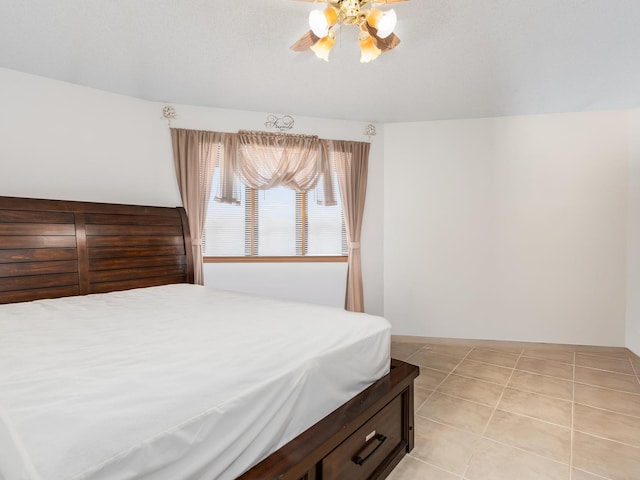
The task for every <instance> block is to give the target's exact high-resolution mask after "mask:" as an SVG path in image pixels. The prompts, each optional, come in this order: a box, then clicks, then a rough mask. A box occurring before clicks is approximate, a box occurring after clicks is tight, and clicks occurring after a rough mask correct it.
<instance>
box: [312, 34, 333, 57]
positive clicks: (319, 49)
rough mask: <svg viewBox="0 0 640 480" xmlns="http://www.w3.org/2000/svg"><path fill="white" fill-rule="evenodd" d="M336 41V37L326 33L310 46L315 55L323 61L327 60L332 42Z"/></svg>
mask: <svg viewBox="0 0 640 480" xmlns="http://www.w3.org/2000/svg"><path fill="white" fill-rule="evenodd" d="M335 42H336V39H335V38H334V37H332V36H331V35H327V36H325V37H323V38H321V39H320V40H318V41H317V42H316V43H314V44H313V45H312V46H311V50H313V51H314V52H315V54H316V57H318V58H321V59H322V60H324V61H325V62H328V61H329V52H330V51H331V49H332V48H333V44H334V43H335Z"/></svg>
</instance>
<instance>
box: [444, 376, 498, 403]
mask: <svg viewBox="0 0 640 480" xmlns="http://www.w3.org/2000/svg"><path fill="white" fill-rule="evenodd" d="M503 389H504V388H503V387H501V386H500V385H495V384H493V383H488V382H484V381H482V380H476V379H474V378H466V377H461V376H459V375H450V376H449V378H447V379H446V380H445V381H444V382H443V383H442V385H440V386H439V387H438V388H437V390H436V391H437V392H440V393H444V394H447V395H452V396H454V397H459V398H464V399H465V400H471V401H472V402H477V403H481V404H483V405H488V406H490V407H495V406H496V405H497V404H498V400H499V399H500V395H502V390H503Z"/></svg>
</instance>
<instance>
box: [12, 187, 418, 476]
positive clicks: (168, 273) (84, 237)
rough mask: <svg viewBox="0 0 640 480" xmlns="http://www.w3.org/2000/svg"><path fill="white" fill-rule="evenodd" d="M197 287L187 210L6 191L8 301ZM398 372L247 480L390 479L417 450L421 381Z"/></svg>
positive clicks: (407, 371) (406, 369) (397, 367)
mask: <svg viewBox="0 0 640 480" xmlns="http://www.w3.org/2000/svg"><path fill="white" fill-rule="evenodd" d="M172 283H193V258H192V252H191V236H190V233H189V226H188V222H187V216H186V213H185V211H184V209H183V208H182V207H177V208H168V207H149V206H136V205H117V204H106V203H89V202H73V201H61V200H39V199H29V198H15V197H0V304H1V303H16V302H26V301H32V300H39V299H48V298H58V297H65V296H73V295H86V294H91V293H105V292H111V291H118V290H128V289H132V288H142V287H151V286H158V285H166V284H172ZM417 375H418V368H417V367H415V366H413V365H409V364H407V363H404V362H400V361H397V360H392V361H391V371H390V373H389V374H388V375H386V376H384V377H382V378H381V379H380V380H378V381H377V382H375V383H374V384H373V385H371V386H370V387H369V388H367V389H366V390H364V391H363V392H362V393H360V394H359V395H357V396H356V397H354V398H353V399H351V400H350V401H348V402H347V403H345V404H344V405H342V406H341V407H339V408H338V409H336V410H335V411H334V412H332V413H331V414H329V415H328V416H327V417H325V418H324V419H322V420H321V421H319V422H318V423H317V424H315V425H314V426H312V427H310V428H309V429H308V430H306V431H305V432H303V433H302V434H300V435H299V436H298V437H296V438H295V439H293V440H292V441H291V442H289V443H288V444H286V445H285V446H283V447H282V448H280V449H279V450H277V451H276V452H274V453H273V454H271V455H270V456H269V457H267V458H266V459H265V460H263V461H262V462H260V463H259V464H257V465H256V466H254V467H253V468H251V469H250V470H249V471H248V472H246V473H245V474H243V475H242V476H241V477H240V479H242V480H258V479H259V480H267V479H283V480H360V479H363V480H364V479H370V480H373V479H382V478H385V477H386V476H387V475H388V474H389V473H390V472H391V470H392V469H393V468H394V467H395V466H396V465H397V464H398V462H399V461H400V460H401V459H402V457H403V456H404V455H405V454H406V452H408V451H410V450H411V449H412V448H413V438H414V432H413V379H414V378H415V377H416V376H417Z"/></svg>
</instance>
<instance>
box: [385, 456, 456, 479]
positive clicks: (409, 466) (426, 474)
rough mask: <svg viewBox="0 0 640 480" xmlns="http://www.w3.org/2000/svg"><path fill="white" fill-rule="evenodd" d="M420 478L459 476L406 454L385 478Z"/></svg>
mask: <svg viewBox="0 0 640 480" xmlns="http://www.w3.org/2000/svg"><path fill="white" fill-rule="evenodd" d="M422 478H424V479H425V480H426V479H429V480H458V479H459V478H460V477H458V476H457V475H452V474H450V473H447V472H445V471H444V470H440V469H439V468H436V467H434V466H432V465H429V464H428V463H424V462H422V461H420V460H417V459H415V458H413V457H411V456H410V455H407V456H405V457H404V458H403V459H402V461H401V462H400V463H399V464H398V466H397V467H396V468H394V470H393V472H391V475H389V476H388V477H387V480H418V479H422Z"/></svg>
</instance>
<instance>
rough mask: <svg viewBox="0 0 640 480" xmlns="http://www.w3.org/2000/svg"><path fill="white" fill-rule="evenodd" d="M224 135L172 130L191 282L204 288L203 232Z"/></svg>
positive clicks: (199, 131)
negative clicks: (186, 224) (189, 242)
mask: <svg viewBox="0 0 640 480" xmlns="http://www.w3.org/2000/svg"><path fill="white" fill-rule="evenodd" d="M224 139H225V134H224V133H218V132H207V131H201V130H184V129H177V128H172V129H171V141H172V144H173V160H174V163H175V168H176V178H177V180H178V187H179V188H180V196H181V197H182V206H183V207H184V209H185V210H186V212H187V216H188V217H189V230H191V239H192V248H193V264H194V281H195V283H196V284H198V285H204V276H203V271H202V270H203V269H202V231H203V229H204V221H205V219H206V218H207V206H208V205H209V197H210V196H211V182H212V179H213V171H214V170H215V167H216V160H215V159H216V157H217V156H218V155H219V154H220V153H221V152H219V149H221V148H223V145H224Z"/></svg>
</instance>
